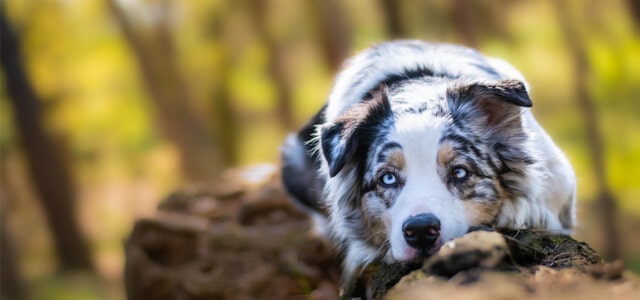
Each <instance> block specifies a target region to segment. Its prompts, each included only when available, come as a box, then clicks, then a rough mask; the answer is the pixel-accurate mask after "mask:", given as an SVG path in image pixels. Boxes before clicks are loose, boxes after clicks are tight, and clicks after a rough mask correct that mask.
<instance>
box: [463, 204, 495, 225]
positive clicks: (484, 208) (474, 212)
mask: <svg viewBox="0 0 640 300" xmlns="http://www.w3.org/2000/svg"><path fill="white" fill-rule="evenodd" d="M501 203H502V201H498V203H494V204H491V203H487V202H476V201H464V202H463V205H464V214H465V216H466V218H467V220H468V221H469V225H470V226H477V225H483V224H490V223H491V222H493V221H494V220H495V218H496V216H497V215H498V213H499V212H500V206H501Z"/></svg>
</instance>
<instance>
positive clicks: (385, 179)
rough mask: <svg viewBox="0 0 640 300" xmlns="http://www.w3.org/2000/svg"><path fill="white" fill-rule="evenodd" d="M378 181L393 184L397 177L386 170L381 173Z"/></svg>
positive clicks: (386, 184)
mask: <svg viewBox="0 0 640 300" xmlns="http://www.w3.org/2000/svg"><path fill="white" fill-rule="evenodd" d="M380 182H381V183H382V184H383V185H385V186H394V185H395V184H396V183H398V178H397V177H396V175H395V174H393V173H391V172H387V173H384V174H382V177H380Z"/></svg>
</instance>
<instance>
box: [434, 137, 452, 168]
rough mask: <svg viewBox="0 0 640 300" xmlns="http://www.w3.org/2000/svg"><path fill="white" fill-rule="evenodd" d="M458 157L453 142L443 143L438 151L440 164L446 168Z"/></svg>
mask: <svg viewBox="0 0 640 300" xmlns="http://www.w3.org/2000/svg"><path fill="white" fill-rule="evenodd" d="M456 156H457V153H456V150H455V148H454V147H453V144H452V143H451V142H446V141H445V142H443V143H442V144H441V145H440V148H439V149H438V164H439V165H440V166H446V165H447V164H449V162H451V161H452V160H453V159H454V158H455V157H456Z"/></svg>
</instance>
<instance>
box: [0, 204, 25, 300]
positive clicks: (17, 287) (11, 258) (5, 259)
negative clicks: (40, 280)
mask: <svg viewBox="0 0 640 300" xmlns="http://www.w3.org/2000/svg"><path fill="white" fill-rule="evenodd" d="M0 201H2V200H0ZM0 205H1V204H0ZM0 213H2V216H0V218H1V219H0V287H2V289H1V291H0V297H2V299H15V300H21V299H27V298H28V295H27V289H26V286H25V282H24V279H23V278H22V276H21V274H20V270H19V269H18V263H17V262H18V261H17V260H18V257H16V254H15V251H14V249H13V243H12V242H11V241H12V239H11V237H10V236H9V232H7V224H6V222H5V220H6V219H5V216H4V208H2V211H0Z"/></svg>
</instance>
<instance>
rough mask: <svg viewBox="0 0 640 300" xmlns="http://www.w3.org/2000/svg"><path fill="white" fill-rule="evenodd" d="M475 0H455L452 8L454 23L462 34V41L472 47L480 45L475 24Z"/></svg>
mask: <svg viewBox="0 0 640 300" xmlns="http://www.w3.org/2000/svg"><path fill="white" fill-rule="evenodd" d="M473 4H474V3H473V1H466V0H454V1H453V4H452V5H453V7H452V8H451V9H452V12H451V13H452V21H451V22H452V23H453V25H454V27H455V28H456V31H457V32H458V34H459V35H460V39H461V40H462V42H463V43H464V44H465V45H467V46H470V47H477V46H478V36H477V30H476V28H475V26H476V25H477V22H475V21H476V20H475V19H476V18H475V14H474V12H473V9H474V7H473Z"/></svg>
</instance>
